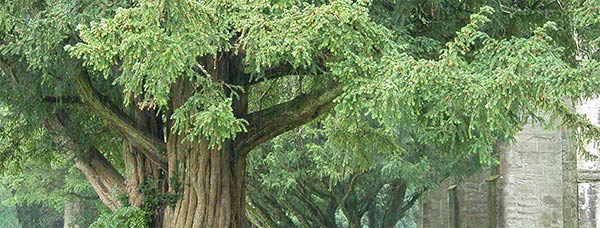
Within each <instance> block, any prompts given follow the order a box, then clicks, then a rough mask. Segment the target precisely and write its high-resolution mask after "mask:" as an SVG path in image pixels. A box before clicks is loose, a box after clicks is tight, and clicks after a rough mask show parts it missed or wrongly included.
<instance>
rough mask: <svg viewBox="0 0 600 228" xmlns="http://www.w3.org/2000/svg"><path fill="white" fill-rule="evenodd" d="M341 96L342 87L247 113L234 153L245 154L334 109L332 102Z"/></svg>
mask: <svg viewBox="0 0 600 228" xmlns="http://www.w3.org/2000/svg"><path fill="white" fill-rule="evenodd" d="M341 94H342V87H341V86H337V87H333V88H329V89H322V90H317V91H313V92H311V93H309V94H305V95H300V96H298V97H296V98H294V99H292V100H290V101H287V102H284V103H281V104H278V105H275V106H273V107H271V108H267V109H263V110H260V111H256V112H253V113H250V114H248V115H246V116H245V117H244V119H246V120H247V121H248V122H249V125H248V132H246V133H242V134H240V136H238V137H240V138H242V140H241V142H240V143H239V144H238V145H237V147H236V151H239V152H240V154H242V155H245V154H247V153H248V152H249V151H250V150H252V149H253V148H254V147H256V146H258V145H259V144H261V143H263V142H265V141H267V140H269V139H271V138H273V137H275V136H278V135H280V134H282V133H284V132H286V131H289V130H292V129H294V128H296V127H299V126H301V125H304V124H306V123H308V122H310V121H311V120H313V119H315V118H317V116H319V115H320V114H321V113H323V112H326V111H328V110H329V109H331V108H332V107H333V106H334V103H333V100H334V99H335V98H336V97H338V96H339V95H341Z"/></svg>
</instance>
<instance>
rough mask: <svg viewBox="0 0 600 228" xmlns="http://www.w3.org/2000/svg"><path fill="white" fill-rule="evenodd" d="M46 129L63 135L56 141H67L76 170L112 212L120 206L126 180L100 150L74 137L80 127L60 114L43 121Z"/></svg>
mask: <svg viewBox="0 0 600 228" xmlns="http://www.w3.org/2000/svg"><path fill="white" fill-rule="evenodd" d="M44 128H45V129H46V130H48V131H49V132H53V133H57V132H62V133H63V134H58V135H60V136H61V139H59V138H57V139H55V141H65V142H67V143H66V145H65V147H66V149H67V150H69V151H73V152H74V153H75V154H74V155H75V167H76V168H78V169H79V170H81V172H82V173H83V174H84V175H85V177H86V179H87V180H88V181H89V182H90V184H91V185H92V187H93V188H94V191H95V192H96V194H97V195H98V197H99V198H100V200H102V202H103V203H104V204H105V205H106V206H107V207H108V208H110V209H111V210H116V209H118V208H119V207H121V202H120V201H119V199H118V197H117V195H118V194H124V193H125V178H124V177H123V176H122V175H121V174H120V173H119V171H117V169H116V168H115V167H114V166H113V165H112V164H111V163H110V161H108V159H106V157H104V155H103V154H102V153H100V151H98V150H97V149H96V148H94V147H92V146H86V145H83V144H82V143H81V142H80V140H79V139H78V138H77V137H76V136H74V133H73V132H77V131H78V128H80V126H79V125H77V124H74V123H72V122H71V121H70V120H69V118H68V116H67V114H66V113H64V112H62V111H59V112H58V113H57V115H56V118H49V119H46V120H45V121H44Z"/></svg>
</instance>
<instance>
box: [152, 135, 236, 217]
mask: <svg viewBox="0 0 600 228" xmlns="http://www.w3.org/2000/svg"><path fill="white" fill-rule="evenodd" d="M168 148H169V151H174V152H173V153H175V156H170V159H172V161H173V162H169V164H174V165H173V166H172V167H171V166H170V167H169V170H170V174H172V175H177V176H179V178H180V180H179V181H181V183H178V184H177V183H171V184H170V186H169V192H178V193H180V194H182V198H181V199H180V200H178V201H177V203H176V204H175V205H174V206H172V207H167V209H166V210H165V214H164V216H165V217H164V220H163V221H164V222H163V225H162V227H165V228H166V227H243V225H244V224H245V223H244V207H243V206H244V198H245V197H244V172H245V170H244V169H245V167H244V166H245V162H244V161H243V160H237V161H236V160H234V159H233V156H232V154H231V153H230V152H229V150H228V149H229V146H227V145H224V146H223V147H222V148H221V149H209V147H208V143H207V142H206V141H202V142H201V143H198V144H178V143H169V144H168ZM177 188H178V189H177Z"/></svg>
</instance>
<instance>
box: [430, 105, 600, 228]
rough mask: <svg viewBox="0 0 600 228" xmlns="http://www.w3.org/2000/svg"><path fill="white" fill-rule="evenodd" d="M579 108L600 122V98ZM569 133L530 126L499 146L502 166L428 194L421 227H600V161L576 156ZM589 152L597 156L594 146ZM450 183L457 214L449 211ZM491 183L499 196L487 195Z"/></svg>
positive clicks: (590, 147) (450, 182) (448, 184)
mask: <svg viewBox="0 0 600 228" xmlns="http://www.w3.org/2000/svg"><path fill="white" fill-rule="evenodd" d="M577 111H578V112H580V113H583V114H586V115H587V116H588V118H589V119H590V120H591V121H592V122H593V123H595V124H599V125H600V114H599V113H600V100H592V101H588V102H585V103H584V104H582V105H581V106H579V107H578V108H577ZM568 134H569V132H567V131H564V130H558V131H549V130H545V129H543V128H541V127H539V126H526V127H525V129H524V130H523V131H522V132H521V133H520V134H519V135H518V136H517V138H516V139H517V140H516V143H514V144H513V145H509V146H501V147H500V148H499V149H498V154H499V159H500V165H499V166H498V167H493V168H492V169H490V170H486V171H485V172H482V173H479V174H476V175H473V176H471V177H469V178H467V179H464V180H461V181H460V182H457V181H456V180H449V181H448V183H447V184H445V185H444V186H442V187H440V189H438V190H437V191H434V192H431V193H429V194H428V196H427V197H426V200H424V201H423V202H421V203H420V213H419V215H420V216H419V226H420V227H422V228H437V227H443V228H445V227H460V228H481V227H494V226H495V227H499V228H513V227H515V228H517V227H534V228H538V227H540V228H541V227H544V228H545V227H566V228H576V227H581V228H600V199H599V198H598V196H599V195H600V161H598V160H596V161H590V160H586V159H584V157H583V156H581V155H579V156H578V155H577V154H576V152H575V150H574V148H573V144H572V143H571V142H570V140H569V135H568ZM587 150H588V151H589V152H590V153H591V154H595V155H598V150H597V149H596V148H594V147H592V146H591V145H590V146H588V148H587ZM494 177H497V179H495V178H494ZM486 179H487V180H488V182H486ZM493 179H495V182H494V181H492V180H493ZM452 185H456V190H455V191H456V195H457V199H458V200H457V203H456V204H455V205H454V206H457V207H458V208H459V209H458V212H459V213H458V216H455V215H454V213H453V214H450V213H451V212H450V211H449V208H450V206H449V203H450V202H451V201H449V199H448V196H449V195H451V194H449V192H448V186H452ZM489 186H493V187H492V188H493V189H495V197H494V196H491V195H488V193H489V192H492V194H493V193H494V192H493V191H491V190H490V187H489ZM493 199H495V202H492V200H493ZM490 203H491V204H490ZM494 203H495V204H494ZM490 210H495V212H494V211H490ZM450 215H452V216H450ZM454 217H458V218H457V220H455V221H451V220H452V219H454ZM490 222H492V224H490Z"/></svg>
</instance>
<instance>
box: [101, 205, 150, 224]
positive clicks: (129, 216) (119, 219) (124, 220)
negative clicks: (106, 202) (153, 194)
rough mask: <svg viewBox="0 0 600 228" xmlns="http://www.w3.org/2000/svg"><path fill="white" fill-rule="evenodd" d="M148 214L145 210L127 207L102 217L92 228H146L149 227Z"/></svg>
mask: <svg viewBox="0 0 600 228" xmlns="http://www.w3.org/2000/svg"><path fill="white" fill-rule="evenodd" d="M146 218H147V214H146V212H145V211H144V210H142V209H140V208H138V207H133V206H125V207H121V208H119V209H117V210H116V211H114V212H112V213H109V214H104V215H101V216H100V218H98V220H97V221H96V222H94V223H93V224H92V225H90V228H146V227H148V220H147V219H146Z"/></svg>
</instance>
